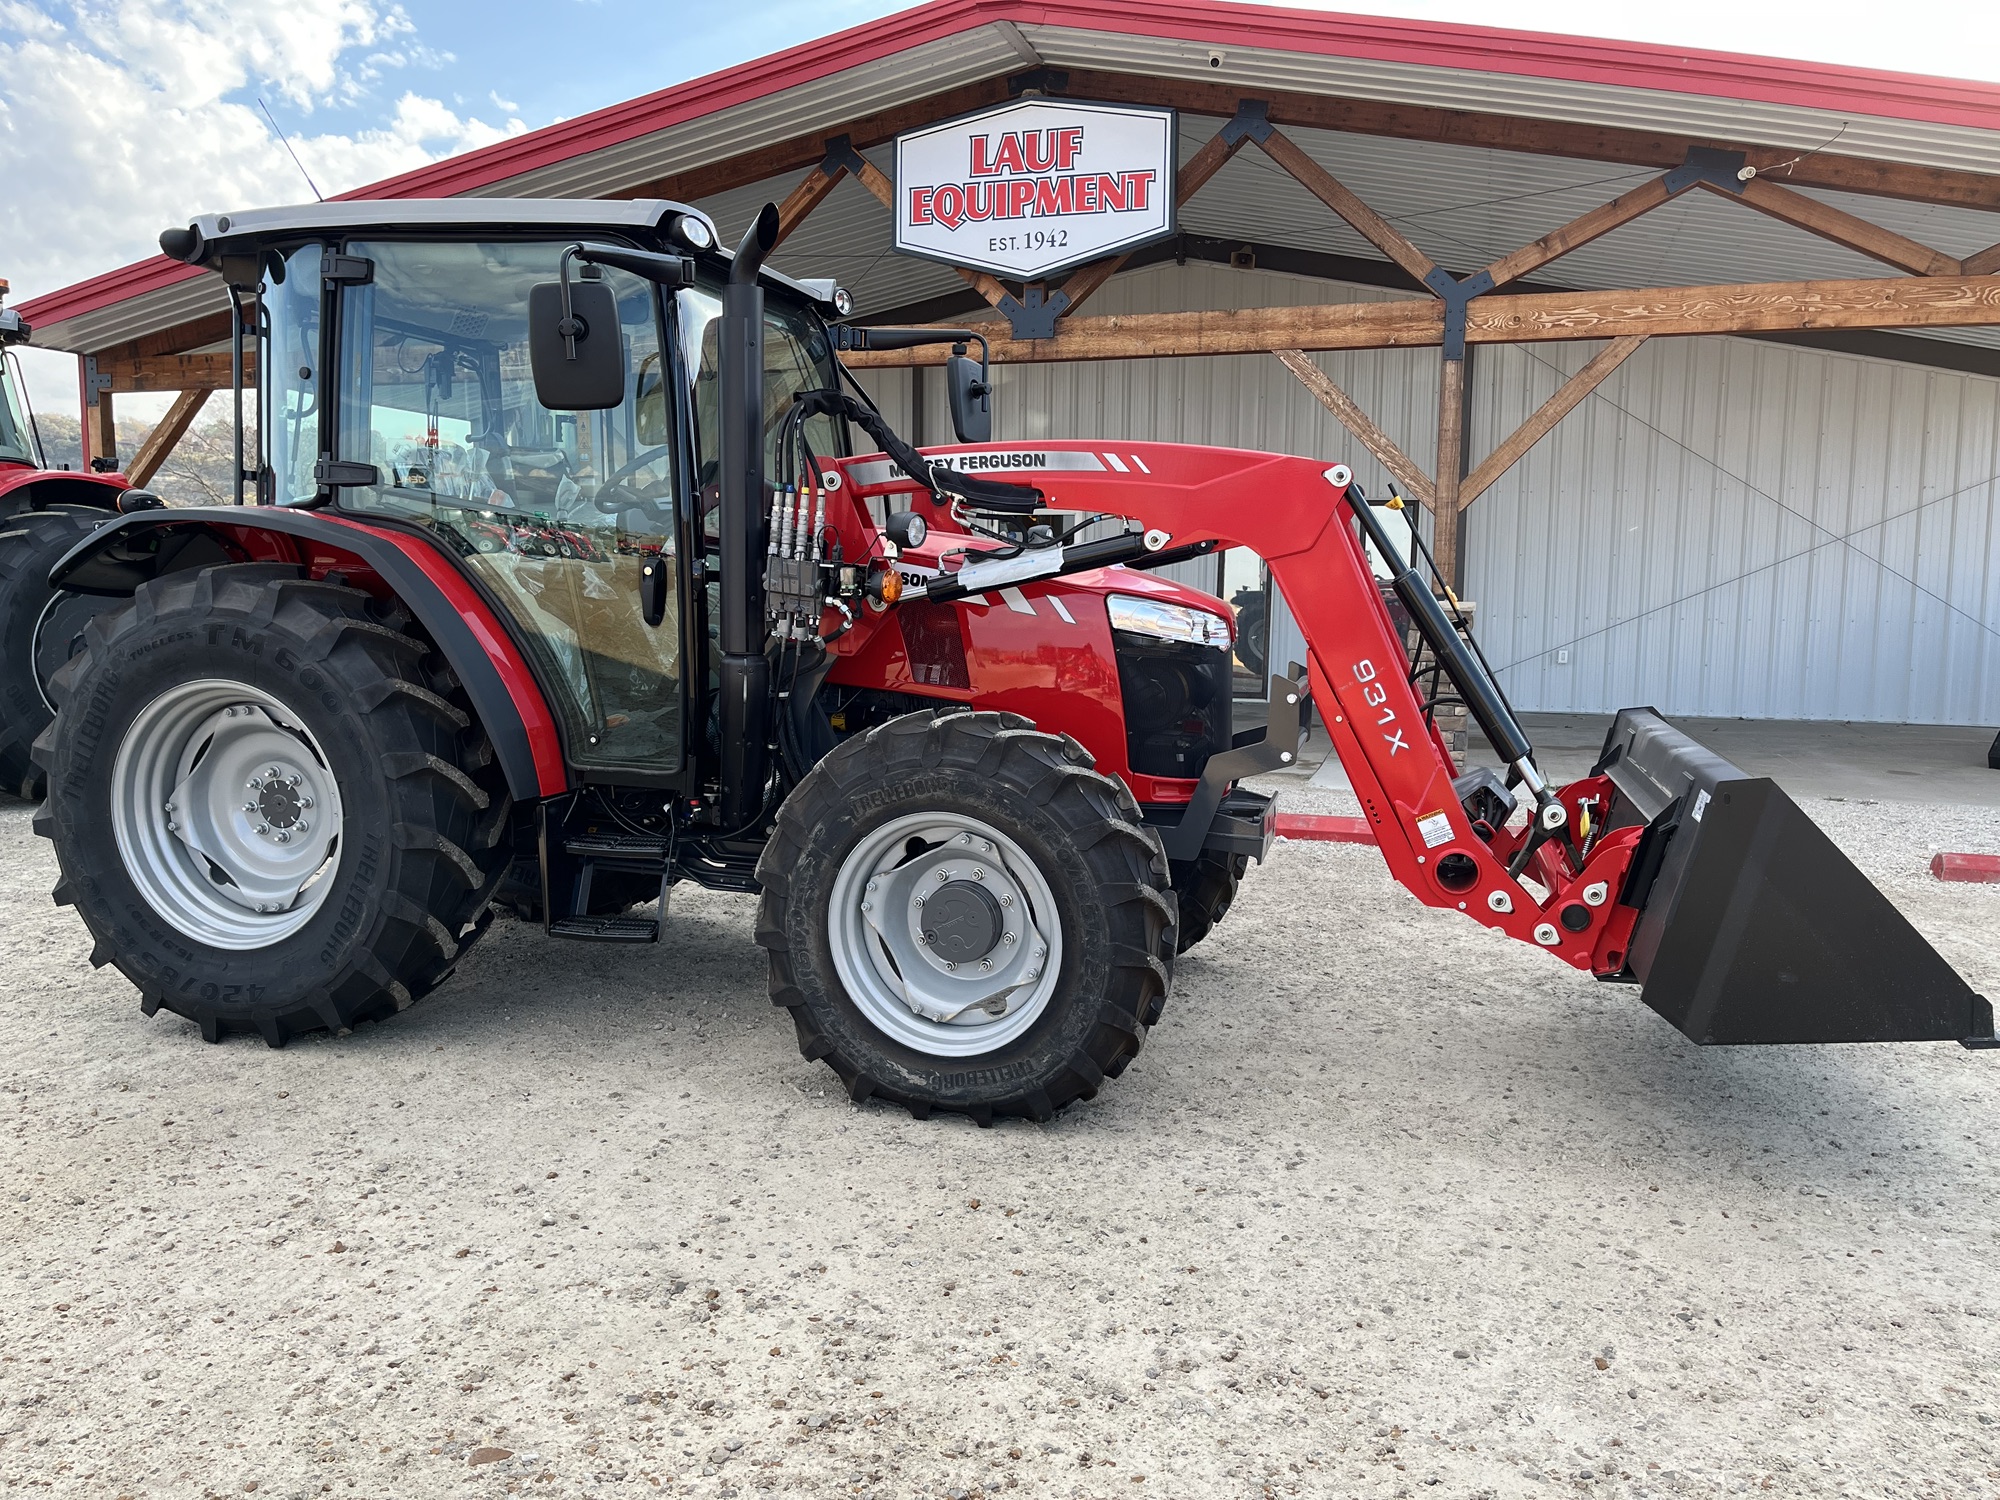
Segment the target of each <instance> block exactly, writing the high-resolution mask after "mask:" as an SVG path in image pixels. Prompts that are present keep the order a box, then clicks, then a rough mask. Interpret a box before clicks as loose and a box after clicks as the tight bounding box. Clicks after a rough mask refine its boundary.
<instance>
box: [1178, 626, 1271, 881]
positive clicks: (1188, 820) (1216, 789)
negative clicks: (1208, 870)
mask: <svg viewBox="0 0 2000 1500" xmlns="http://www.w3.org/2000/svg"><path fill="white" fill-rule="evenodd" d="M1305 702H1306V669H1305V668H1304V667H1303V666H1301V665H1300V664H1299V663H1297V662H1293V663H1292V665H1291V669H1290V671H1289V673H1288V675H1286V676H1284V677H1273V678H1272V679H1271V702H1270V707H1269V708H1268V709H1267V710H1266V717H1265V723H1264V729H1263V731H1262V733H1261V734H1259V733H1258V732H1257V731H1255V730H1253V731H1251V733H1253V734H1257V738H1255V739H1253V740H1251V741H1249V742H1248V743H1247V744H1239V745H1237V746H1236V747H1235V748H1234V749H1231V750H1224V751H1223V752H1222V753H1221V754H1219V755H1211V756H1210V757H1209V758H1208V764H1207V765H1205V766H1203V767H1202V770H1201V780H1200V782H1198V783H1197V784H1196V786H1195V789H1194V795H1193V796H1192V797H1190V798H1189V799H1188V805H1187V811H1186V812H1184V813H1182V814H1181V820H1180V822H1178V823H1176V824H1175V825H1174V826H1173V827H1172V828H1162V829H1161V830H1160V842H1161V843H1162V844H1164V845H1165V846H1166V851H1167V858H1168V859H1181V860H1186V859H1197V858H1199V857H1200V855H1201V851H1202V849H1203V848H1204V847H1205V846H1206V844H1207V842H1208V830H1209V828H1210V827H1211V826H1212V825H1213V824H1214V822H1215V813H1216V809H1217V808H1218V807H1220V806H1221V805H1222V794H1223V792H1224V791H1226V790H1227V789H1228V787H1229V785H1230V783H1231V782H1234V781H1238V780H1241V779H1242V778H1243V777H1245V776H1255V775H1257V774H1258V773H1259V772H1260V771H1275V770H1277V769H1278V768H1279V767H1280V766H1288V765H1290V764H1292V763H1293V762H1294V761H1296V760H1297V759H1298V758H1299V742H1300V740H1301V739H1302V738H1303V737H1304V735H1303V731H1302V730H1301V728H1300V723H1301V720H1302V717H1303V715H1304V713H1305V708H1304V704H1305Z"/></svg>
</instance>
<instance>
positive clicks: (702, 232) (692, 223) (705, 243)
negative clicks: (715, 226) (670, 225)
mask: <svg viewBox="0 0 2000 1500" xmlns="http://www.w3.org/2000/svg"><path fill="white" fill-rule="evenodd" d="M674 233H675V234H677V235H679V236H680V239H681V243H682V244H683V245H686V246H687V247H688V248H689V249H691V250H712V249H714V248H715V231H713V230H712V229H710V228H709V227H708V224H707V222H706V221H705V220H702V219H698V218H696V217H695V216H694V215H693V214H682V215H681V216H680V217H679V218H678V219H676V220H674Z"/></svg>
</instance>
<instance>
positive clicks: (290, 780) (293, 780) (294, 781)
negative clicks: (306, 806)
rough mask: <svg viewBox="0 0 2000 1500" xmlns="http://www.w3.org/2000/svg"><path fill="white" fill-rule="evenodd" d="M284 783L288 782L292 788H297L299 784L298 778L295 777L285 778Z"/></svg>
mask: <svg viewBox="0 0 2000 1500" xmlns="http://www.w3.org/2000/svg"><path fill="white" fill-rule="evenodd" d="M286 781H287V782H288V784H290V785H292V786H297V785H298V784H299V778H298V777H296V776H289V777H287V778H286Z"/></svg>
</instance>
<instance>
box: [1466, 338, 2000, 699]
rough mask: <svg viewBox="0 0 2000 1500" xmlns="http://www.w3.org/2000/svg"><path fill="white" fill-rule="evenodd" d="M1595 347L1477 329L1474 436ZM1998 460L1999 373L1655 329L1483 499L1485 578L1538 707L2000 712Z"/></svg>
mask: <svg viewBox="0 0 2000 1500" xmlns="http://www.w3.org/2000/svg"><path fill="white" fill-rule="evenodd" d="M1595 347H1596V346H1571V347H1564V348H1553V347H1548V346H1542V347H1536V348H1525V347H1520V346H1514V347H1505V348H1501V347H1489V348H1482V349H1480V350H1479V351H1478V352H1477V354H1476V355H1475V356H1474V379H1473V391H1474V401H1475V405H1474V414H1473V423H1472V433H1473V451H1474V452H1475V453H1483V452H1485V451H1486V450H1487V449H1488V448H1490V447H1491V446H1492V445H1493V443H1494V442H1496V441H1497V440H1498V438H1499V436H1500V435H1501V434H1502V433H1504V432H1507V431H1511V430H1512V429H1513V427H1514V426H1515V425H1516V424H1518V423H1519V422H1520V421H1521V420H1523V419H1524V418H1525V417H1526V416H1527V415H1528V413H1529V412H1530V411H1532V410H1533V409H1534V407H1535V405H1536V404H1537V403H1539V402H1540V401H1541V400H1543V399H1544V398H1545V397H1546V396H1547V395H1548V394H1550V393H1551V392H1552V391H1553V390H1554V389H1555V387H1556V386H1557V384H1558V383H1559V382H1560V381H1561V380H1562V379H1563V378H1564V377H1565V376H1566V375H1567V374H1568V373H1569V372H1570V371H1572V370H1574V369H1576V368H1578V367H1580V366H1581V365H1582V364H1583V362H1584V361H1585V360H1587V359H1588V358H1589V357H1590V355H1591V354H1592V353H1593V352H1594V348H1595ZM1996 475H2000V381H1996V380H1992V379H1989V378H1985V377H1981V376H1974V375H1959V374H1952V373H1946V372H1943V371H1936V370H1925V369H1919V368H1916V367H1913V366H1908V365H1899V364H1895V363H1891V362H1888V361H1882V360H1870V359H1861V358H1856V357H1853V356H1849V355H1839V354H1820V353H1816V352H1813V351H1809V350H1802V349H1795V348H1788V347H1782V346H1774V345H1769V344H1759V343H1755V342H1751V341H1747V340H1740V339H1664V340H1656V341H1655V342H1654V343H1652V344H1650V345H1648V346H1647V347H1645V348H1643V349H1641V350H1640V351H1639V353H1638V354H1636V355H1635V356H1634V357H1633V358H1632V359H1631V360H1629V361H1627V362H1626V364H1625V365H1624V366H1623V367H1622V368H1621V369H1620V370H1619V371H1618V372H1617V373H1616V374H1614V375H1613V376H1612V377H1611V378H1610V379H1609V380H1608V381H1606V382H1605V383H1604V385H1602V386H1601V387H1599V389H1598V392H1597V393H1596V394H1595V395H1594V396H1592V397H1591V398H1590V399H1588V400H1586V401H1585V402H1584V404H1583V405H1582V406H1580V407H1579V408H1578V409H1577V410H1576V411H1575V412H1573V413H1572V414H1571V415H1570V416H1569V417H1568V418H1567V419H1565V421H1564V422H1563V423H1562V424H1561V425H1560V426H1559V427H1558V428H1557V429H1556V430H1555V432H1553V433H1552V434H1550V436H1549V437H1547V438H1545V439H1544V440H1543V441H1542V442H1541V443H1540V444H1538V445H1537V446H1536V448H1535V449H1534V450H1532V451H1531V452H1530V453H1529V454H1528V455H1527V456H1526V457H1525V458H1524V459H1523V460H1522V461H1521V462H1520V463H1519V464H1518V465H1516V466H1515V468H1514V469H1513V470H1512V471H1511V472H1509V473H1508V474H1507V475H1506V476H1505V477H1504V478H1502V479H1501V481H1500V482H1499V483H1498V484H1496V485H1495V486H1494V487H1493V488H1492V489H1491V490H1489V491H1488V492H1487V493H1486V495H1485V496H1484V497H1482V498H1481V499H1480V500H1479V501H1477V502H1476V503H1475V504H1474V505H1473V507H1472V509H1471V510H1470V511H1468V512H1467V516H1468V520H1469V523H1470V525H1469V532H1470V535H1469V537H1468V545H1467V553H1466V558H1467V573H1466V585H1467V591H1468V593H1469V594H1470V595H1471V596H1472V597H1475V598H1476V599H1477V600H1478V601H1479V603H1480V605H1481V610H1480V623H1481V638H1482V640H1483V641H1484V643H1485V645H1486V652H1487V655H1488V657H1489V658H1491V660H1492V661H1493V664H1494V666H1495V667H1496V668H1499V669H1501V682H1502V685H1503V686H1504V687H1505V688H1506V690H1507V692H1508V693H1509V694H1510V695H1511V696H1512V697H1513V699H1514V701H1515V703H1516V705H1517V706H1518V707H1520V708H1522V709H1546V710H1574V711H1583V712H1591V711H1604V710H1610V709H1615V708H1618V707H1621V706H1624V705H1627V704H1635V703H1651V704H1654V705H1655V706H1657V707H1658V708H1660V709H1661V710H1662V711H1663V712H1667V713H1681V714H1699V715H1716V716H1725V717H1726V716H1742V717H1751V718H1800V719H1848V720H1873V721H1886V722H1904V723H1939V724H1990V723H1994V722H2000V587H1996V584H2000V526H1996V521H1995V502H1996V500H2000V482H1996V477H1995V476H1996ZM1564 649H1567V650H1568V652H1569V662H1568V664H1567V665H1561V664H1558V662H1557V660H1556V653H1557V652H1558V651H1560V650H1564Z"/></svg>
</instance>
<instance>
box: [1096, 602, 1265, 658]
mask: <svg viewBox="0 0 2000 1500" xmlns="http://www.w3.org/2000/svg"><path fill="white" fill-rule="evenodd" d="M1104 603H1105V609H1106V611H1107V612H1108V613H1109V614H1110V616H1111V628H1112V629H1113V630H1125V631H1130V632H1131V633H1132V634H1133V635H1148V636H1151V637H1153V639H1155V640H1159V641H1181V642H1185V643H1186V644H1188V645H1192V646H1225V647H1226V646H1228V645H1229V643H1230V641H1231V639H1232V638H1233V635H1234V632H1233V631H1231V629H1230V628H1229V621H1228V619H1227V618H1226V617H1225V616H1222V615H1218V614H1213V613H1211V612H1210V611H1208V610H1205V609H1191V608H1189V607H1188V606H1187V605H1185V604H1169V603H1168V602H1167V601H1166V600H1164V599H1142V598H1139V597H1137V596H1136V595H1133V594H1112V595H1110V596H1109V597H1107V598H1106V600H1105V601H1104Z"/></svg>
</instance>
